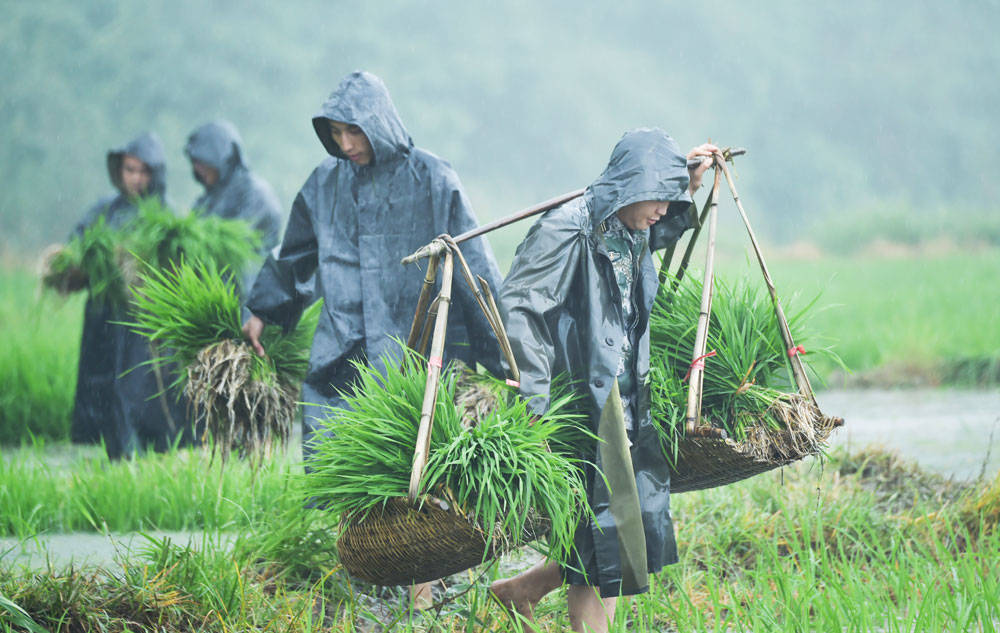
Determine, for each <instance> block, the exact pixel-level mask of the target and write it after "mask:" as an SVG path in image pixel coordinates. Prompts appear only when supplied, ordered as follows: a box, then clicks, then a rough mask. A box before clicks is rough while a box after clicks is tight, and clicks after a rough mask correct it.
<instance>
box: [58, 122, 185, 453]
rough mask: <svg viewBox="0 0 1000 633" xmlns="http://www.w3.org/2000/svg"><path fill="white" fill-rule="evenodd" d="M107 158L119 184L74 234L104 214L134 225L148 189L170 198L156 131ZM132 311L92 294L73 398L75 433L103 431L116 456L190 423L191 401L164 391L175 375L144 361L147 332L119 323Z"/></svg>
mask: <svg viewBox="0 0 1000 633" xmlns="http://www.w3.org/2000/svg"><path fill="white" fill-rule="evenodd" d="M107 166H108V176H109V177H110V179H111V184H112V185H114V187H115V189H116V190H117V191H116V192H115V193H113V194H111V195H109V196H107V197H105V198H102V199H101V200H99V201H98V202H97V203H96V204H94V205H93V206H92V207H91V208H90V209H89V210H88V211H87V212H86V214H85V215H84V217H83V219H82V220H81V221H80V222H79V223H77V225H76V227H75V228H74V229H73V233H72V234H71V235H70V237H71V238H72V237H78V236H80V235H82V234H83V232H84V230H86V229H87V228H88V227H90V226H91V225H93V224H94V223H96V222H97V221H98V219H99V218H104V221H105V222H106V223H107V225H108V226H110V227H112V228H122V227H124V226H126V225H127V224H128V222H129V221H131V220H132V219H133V218H135V217H136V215H137V213H138V202H139V200H140V199H142V198H144V197H154V198H156V199H157V200H159V201H160V202H164V203H165V195H166V193H165V192H166V163H165V160H164V152H163V143H162V142H161V141H160V139H159V137H158V136H156V135H155V134H152V133H146V134H143V135H141V136H139V137H137V138H135V139H134V140H132V141H131V142H129V143H128V144H127V145H125V146H124V147H122V148H119V149H114V150H111V151H110V152H108V157H107ZM127 316H128V315H127V314H126V313H125V308H124V306H116V305H110V304H108V303H106V302H101V301H97V300H95V299H93V298H89V299H88V300H87V305H86V307H85V308H84V322H83V336H82V339H81V342H80V361H79V365H78V370H77V383H76V397H75V400H74V403H73V421H72V426H71V436H72V439H73V441H74V442H96V441H100V440H102V439H103V440H104V444H105V448H106V450H107V453H108V456H109V457H111V458H112V459H116V458H119V457H123V456H129V455H131V454H133V453H135V452H138V451H140V450H142V449H143V448H145V447H147V446H152V447H153V448H154V449H156V450H160V451H162V450H166V449H167V448H168V447H169V446H170V443H171V442H172V441H173V440H174V438H175V437H176V436H177V435H178V434H179V433H183V432H184V430H185V429H186V428H188V425H187V420H186V417H185V404H184V403H183V402H181V401H179V400H178V397H177V395H178V394H177V392H176V391H168V392H163V388H164V385H165V384H169V383H170V379H169V376H166V375H165V374H163V373H162V371H163V370H160V372H159V373H158V372H157V370H154V369H152V368H150V367H149V366H142V367H140V365H142V364H143V363H145V362H146V361H148V360H149V359H150V358H152V350H151V348H150V346H149V343H148V342H147V340H146V339H145V338H144V337H142V336H140V335H138V334H136V333H134V332H132V331H130V330H129V328H127V327H126V326H124V325H119V324H117V323H115V322H117V321H124V320H127ZM164 379H166V380H165V381H164ZM157 394H159V395H157ZM154 396H155V397H154Z"/></svg>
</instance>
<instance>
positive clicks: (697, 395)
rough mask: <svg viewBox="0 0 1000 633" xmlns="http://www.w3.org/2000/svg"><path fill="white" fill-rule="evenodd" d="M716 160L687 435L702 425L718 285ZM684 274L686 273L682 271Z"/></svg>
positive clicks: (719, 177) (692, 360)
mask: <svg viewBox="0 0 1000 633" xmlns="http://www.w3.org/2000/svg"><path fill="white" fill-rule="evenodd" d="M719 162H720V159H719V158H718V157H717V158H716V159H715V181H714V183H713V184H712V193H711V194H710V198H709V199H710V200H711V204H710V205H709V207H708V250H707V252H706V254H705V283H704V284H703V285H702V289H701V310H700V312H699V313H698V330H697V332H696V333H695V339H694V352H693V353H692V355H691V373H690V379H691V382H690V383H689V386H688V402H687V425H686V428H687V432H688V433H693V432H694V430H695V428H696V427H697V426H698V424H699V422H701V396H702V383H703V380H704V376H705V358H704V356H705V347H706V346H707V343H708V317H709V315H710V314H711V313H712V290H713V286H714V284H715V231H716V225H717V219H718V209H719V185H720V183H721V174H720V173H719V167H718V164H719ZM694 237H696V236H692V239H694ZM680 274H683V271H680Z"/></svg>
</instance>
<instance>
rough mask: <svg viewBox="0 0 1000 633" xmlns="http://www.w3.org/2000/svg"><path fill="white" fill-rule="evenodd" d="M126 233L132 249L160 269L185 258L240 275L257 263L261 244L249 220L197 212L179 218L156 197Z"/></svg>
mask: <svg viewBox="0 0 1000 633" xmlns="http://www.w3.org/2000/svg"><path fill="white" fill-rule="evenodd" d="M124 232H127V233H128V236H129V237H128V245H129V250H130V251H131V252H132V253H134V254H135V255H136V257H138V258H139V259H141V260H142V261H144V262H146V263H150V264H153V265H155V266H156V267H158V268H161V269H167V268H169V267H170V266H171V265H172V264H174V263H177V262H180V261H181V260H182V259H183V260H185V261H188V262H206V263H208V262H210V263H211V264H213V265H214V266H215V268H216V269H217V270H223V269H228V270H231V271H235V272H239V271H241V270H242V269H243V268H244V267H245V266H247V265H248V264H249V263H250V262H251V261H253V260H254V258H255V257H256V254H257V252H258V251H259V249H260V245H261V236H260V234H259V232H258V231H256V230H255V229H254V228H253V227H252V226H251V225H250V224H249V223H247V222H246V221H243V220H231V219H226V218H222V217H219V216H215V215H203V214H201V213H198V212H197V211H192V212H190V213H187V214H186V215H183V216H179V215H176V214H174V212H173V211H171V210H170V209H168V208H167V207H165V206H163V204H162V203H160V201H159V200H157V199H155V198H146V199H144V200H143V201H142V202H140V203H139V213H138V215H137V217H136V219H135V220H134V222H133V223H131V224H130V225H129V226H127V227H126V229H125V231H124Z"/></svg>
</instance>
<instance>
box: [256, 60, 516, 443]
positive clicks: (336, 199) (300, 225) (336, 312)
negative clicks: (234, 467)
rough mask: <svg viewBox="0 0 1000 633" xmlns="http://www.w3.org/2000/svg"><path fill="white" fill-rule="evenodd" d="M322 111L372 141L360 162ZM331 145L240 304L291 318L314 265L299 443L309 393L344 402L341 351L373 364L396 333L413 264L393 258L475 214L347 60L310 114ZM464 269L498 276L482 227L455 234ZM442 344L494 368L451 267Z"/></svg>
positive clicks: (283, 321)
mask: <svg viewBox="0 0 1000 633" xmlns="http://www.w3.org/2000/svg"><path fill="white" fill-rule="evenodd" d="M330 121H341V122H346V123H349V124H353V125H357V126H358V127H360V128H361V130H362V131H363V132H364V134H365V136H366V137H367V138H368V141H369V143H370V144H371V146H372V150H373V152H374V158H373V159H372V161H371V162H370V163H369V164H368V165H358V164H356V163H354V162H352V161H351V160H349V159H348V158H347V157H346V156H344V154H343V153H342V152H341V151H340V148H339V147H338V146H337V144H336V143H335V142H334V141H333V139H332V138H331V136H330ZM313 126H314V128H315V130H316V134H317V135H318V136H319V140H320V142H322V143H323V146H324V147H325V148H326V150H327V152H329V154H330V155H331V156H330V158H327V159H326V160H324V161H323V162H322V163H320V164H319V166H318V167H316V169H315V170H314V171H313V173H312V175H310V176H309V179H308V180H307V181H306V183H305V184H304V185H303V186H302V189H301V190H300V191H299V193H298V195H297V196H296V198H295V202H294V203H293V204H292V211H291V215H290V217H289V220H288V227H287V228H286V230H285V236H284V239H283V240H282V243H281V247H280V250H279V252H278V255H277V256H276V257H269V258H268V259H267V260H266V261H265V262H264V266H263V268H262V269H261V271H260V274H259V275H258V277H257V281H256V283H255V284H254V286H253V289H252V290H251V292H250V293H249V297H248V300H247V307H249V308H250V310H251V311H252V312H253V313H254V314H255V315H257V316H259V317H260V318H261V319H263V320H264V321H267V322H270V323H276V324H279V325H281V326H283V327H286V328H287V327H291V326H293V325H294V324H295V323H296V321H297V320H298V318H299V316H300V315H301V313H302V310H303V308H304V307H305V305H304V304H305V301H306V299H307V297H305V296H304V295H303V294H302V293H301V292H300V289H301V288H302V285H303V283H304V282H306V281H307V280H308V279H309V278H310V276H311V275H313V273H315V274H316V292H317V296H318V297H321V298H322V299H323V300H324V307H323V311H322V313H321V315H320V320H319V325H318V327H317V329H316V336H315V338H314V339H313V345H312V353H311V356H310V361H309V372H308V375H307V376H306V379H305V384H304V385H303V389H302V400H303V401H304V402H306V403H309V404H307V405H306V411H305V415H304V421H305V428H304V432H303V447H304V449H305V451H306V456H307V457H308V455H309V443H308V440H309V438H310V436H311V434H312V432H313V430H314V428H315V424H316V423H315V419H314V418H323V417H325V416H326V413H325V411H324V409H323V408H322V407H321V406H316V405H327V404H329V405H333V406H343V405H344V402H343V400H342V399H341V398H339V397H338V392H339V391H340V390H344V389H347V388H349V386H350V384H351V382H352V380H353V378H354V375H355V374H354V371H353V370H352V368H351V366H350V363H349V361H351V360H359V359H363V360H368V361H370V362H372V363H374V364H375V365H376V366H379V365H380V364H381V361H382V358H383V357H384V355H387V354H391V355H397V354H398V345H397V343H396V342H395V341H393V337H396V338H399V339H402V340H404V341H405V339H406V336H407V334H408V332H409V329H410V324H411V322H412V320H413V313H414V310H415V309H416V306H417V298H418V296H419V294H420V288H421V285H422V281H423V276H424V273H423V271H422V270H420V269H419V268H418V267H416V266H409V267H406V268H404V267H402V266H401V265H400V263H399V262H400V259H401V258H403V257H405V256H406V255H409V254H410V253H412V252H414V251H415V250H417V249H418V248H420V247H421V246H424V245H425V244H427V243H429V242H430V241H431V240H433V239H434V238H435V237H437V236H438V235H439V234H442V233H449V234H452V235H457V234H459V233H462V232H464V231H468V230H470V229H472V228H474V227H475V226H476V219H475V217H474V216H473V214H472V210H471V208H470V206H469V202H468V200H467V199H466V197H465V193H464V192H463V190H462V186H461V184H460V183H459V180H458V176H457V175H456V174H455V172H454V171H453V170H452V168H451V166H450V165H449V164H448V163H447V162H445V161H444V160H442V159H440V158H438V157H437V156H435V155H433V154H431V153H430V152H427V151H424V150H422V149H419V148H416V147H414V146H413V141H412V140H411V139H410V135H409V134H408V133H407V131H406V128H404V127H403V123H402V121H400V118H399V115H398V114H397V112H396V108H395V106H394V105H393V104H392V101H391V100H390V98H389V93H388V91H387V90H386V88H385V85H384V84H383V83H382V81H381V80H380V79H378V78H377V77H375V76H374V75H372V74H370V73H367V72H355V73H352V74H350V75H348V76H347V77H345V78H344V79H343V81H341V83H340V85H339V86H338V87H337V89H336V90H334V91H333V93H332V94H331V95H330V97H329V98H328V99H327V101H326V102H325V103H324V104H323V107H322V109H321V110H320V113H319V114H318V115H317V116H316V117H315V118H313ZM462 252H463V254H464V255H465V258H466V259H467V260H468V263H469V266H470V267H471V269H472V272H473V273H474V274H477V275H480V276H482V277H483V278H484V279H486V281H487V282H488V283H489V284H490V285H491V286H492V287H493V288H498V287H499V283H500V274H499V271H498V269H497V265H496V262H495V261H494V259H493V254H492V252H491V251H490V248H489V245H488V243H487V242H486V240H485V238H482V237H480V238H476V239H473V240H469V241H467V242H465V243H463V244H462ZM447 342H448V346H447V348H446V356H447V357H449V358H457V359H460V360H463V361H465V362H466V363H468V364H470V365H472V364H473V363H474V362H476V361H478V362H479V363H481V364H483V365H484V366H485V367H486V368H487V369H489V370H490V371H493V372H495V373H497V375H499V372H500V371H501V363H500V356H499V351H498V347H497V342H496V339H495V337H494V336H493V333H492V331H491V329H490V327H489V325H488V324H487V322H486V319H485V318H484V317H483V315H482V313H481V311H480V309H479V307H478V305H477V304H476V301H475V299H474V297H473V295H472V293H471V292H470V291H469V289H468V287H467V286H466V285H465V283H464V281H463V280H462V279H461V277H460V276H458V275H456V278H455V289H454V294H453V302H452V307H451V310H450V312H449V319H448V339H447Z"/></svg>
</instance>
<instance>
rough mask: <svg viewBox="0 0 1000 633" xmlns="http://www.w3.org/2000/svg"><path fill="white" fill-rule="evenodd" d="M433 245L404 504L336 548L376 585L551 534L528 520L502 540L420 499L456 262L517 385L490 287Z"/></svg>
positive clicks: (447, 246)
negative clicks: (421, 387)
mask: <svg viewBox="0 0 1000 633" xmlns="http://www.w3.org/2000/svg"><path fill="white" fill-rule="evenodd" d="M432 246H433V248H434V249H435V250H434V253H433V254H432V255H431V256H430V265H429V266H428V268H427V274H426V276H425V278H424V285H423V288H422V290H421V294H420V299H419V301H418V303H417V309H416V315H415V316H414V320H413V326H412V328H411V330H410V336H409V338H408V340H407V345H408V346H409V347H411V348H413V349H416V350H418V351H420V352H421V353H423V351H424V350H425V349H426V346H427V341H428V337H429V336H430V333H431V330H432V329H433V337H432V339H431V341H430V349H431V352H430V356H429V363H428V368H427V387H426V389H425V391H424V402H423V406H422V408H421V416H420V427H419V429H418V431H417V443H416V447H415V450H414V456H413V469H412V472H411V476H410V490H409V497H407V498H396V499H392V500H390V502H389V503H387V504H386V505H385V506H384V507H383V508H381V509H379V510H374V511H372V512H371V513H369V514H368V515H367V516H366V517H364V518H355V519H349V520H347V521H344V522H342V524H341V526H340V536H339V538H338V541H337V550H338V552H339V554H340V560H341V562H342V563H343V565H344V568H345V569H346V570H347V572H348V573H349V574H351V575H352V576H354V577H357V578H360V579H362V580H365V581H368V582H370V583H373V584H376V585H402V584H411V583H420V582H426V581H429V580H435V579H437V578H443V577H445V576H450V575H451V574H455V573H458V572H460V571H462V570H465V569H468V568H470V567H473V566H475V565H479V564H480V563H484V562H487V561H489V560H491V559H493V558H496V557H497V556H499V555H500V554H502V553H504V552H506V551H508V550H511V549H513V548H515V547H517V546H520V545H522V544H524V543H527V542H529V541H531V540H534V539H537V538H540V537H541V536H544V535H545V534H546V533H547V532H548V527H549V525H548V523H547V521H545V519H544V518H542V517H536V518H534V519H532V517H529V521H528V529H526V530H525V532H524V533H523V534H517V535H512V534H507V533H505V532H504V531H503V530H501V529H499V528H497V527H491V526H481V525H479V524H478V523H477V522H476V521H475V519H474V518H473V517H470V516H467V515H465V514H463V513H462V512H461V511H460V510H459V509H458V508H456V507H455V504H449V503H447V502H443V501H441V500H437V499H429V498H425V499H419V498H418V489H419V484H420V479H421V476H422V474H423V470H424V466H425V465H426V462H427V453H428V450H429V448H430V434H431V429H432V427H433V423H434V416H433V414H434V407H435V400H436V398H437V393H438V384H439V381H440V377H441V370H442V362H441V356H442V353H443V350H444V341H445V328H446V324H447V321H448V307H449V304H450V302H451V286H452V278H453V272H454V259H458V260H459V262H460V264H461V266H462V272H463V273H464V275H465V279H466V281H467V282H468V283H469V285H470V286H471V287H472V290H473V293H474V294H475V296H476V298H477V301H478V302H479V305H480V307H481V308H482V310H483V312H484V314H485V315H486V319H487V321H488V322H489V323H490V325H491V327H492V328H493V331H494V333H495V334H496V337H497V341H499V343H500V348H501V351H502V352H503V353H504V355H505V356H506V357H507V362H508V363H509V366H510V370H511V374H512V378H511V379H509V380H508V382H510V383H512V384H516V382H517V380H518V379H519V374H518V371H517V364H516V363H515V362H514V359H513V354H512V353H511V350H510V343H509V341H508V340H507V334H506V331H505V330H504V328H503V324H502V323H501V321H500V314H499V311H498V310H497V309H496V303H495V302H494V301H493V297H492V293H491V292H490V288H489V286H488V285H487V284H486V282H485V281H484V280H482V279H479V287H477V285H476V283H475V282H474V281H473V278H472V273H471V271H470V270H469V268H468V265H467V264H466V262H465V260H464V258H463V257H462V254H461V251H460V250H459V249H458V246H457V245H456V244H455V242H454V240H453V239H452V238H450V237H448V236H442V237H441V238H439V239H437V240H435V242H433V243H432ZM442 255H443V257H444V262H443V265H442V266H441V269H442V276H441V291H440V294H439V295H438V297H437V299H436V300H435V301H434V302H433V303H432V302H430V293H431V289H432V288H433V287H434V283H435V278H436V275H437V268H438V260H439V258H440V257H441V256H442ZM480 289H481V290H480Z"/></svg>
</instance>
